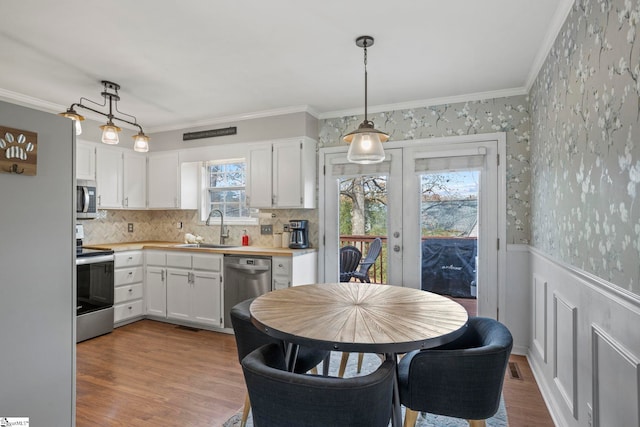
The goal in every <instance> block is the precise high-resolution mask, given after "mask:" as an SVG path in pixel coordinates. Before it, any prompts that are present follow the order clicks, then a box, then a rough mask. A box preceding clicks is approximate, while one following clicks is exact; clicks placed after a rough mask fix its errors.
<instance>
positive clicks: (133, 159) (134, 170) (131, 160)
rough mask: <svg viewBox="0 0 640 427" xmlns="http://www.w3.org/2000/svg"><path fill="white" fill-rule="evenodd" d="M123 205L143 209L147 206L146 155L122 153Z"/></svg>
mask: <svg viewBox="0 0 640 427" xmlns="http://www.w3.org/2000/svg"><path fill="white" fill-rule="evenodd" d="M123 169H124V173H123V176H124V179H123V183H124V203H123V205H124V207H125V208H130V209H143V208H145V207H146V206H147V156H146V154H138V153H136V152H125V153H124V166H123Z"/></svg>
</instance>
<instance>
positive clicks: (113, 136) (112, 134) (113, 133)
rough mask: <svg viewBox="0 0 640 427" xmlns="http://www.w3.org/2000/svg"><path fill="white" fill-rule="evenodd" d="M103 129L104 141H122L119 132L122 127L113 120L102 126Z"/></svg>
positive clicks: (111, 142) (107, 142) (113, 142)
mask: <svg viewBox="0 0 640 427" xmlns="http://www.w3.org/2000/svg"><path fill="white" fill-rule="evenodd" d="M100 129H102V142H103V143H105V144H110V145H113V144H117V143H118V142H120V138H118V132H120V131H121V130H122V129H120V128H119V127H118V126H115V125H114V124H113V123H112V122H111V121H109V122H108V123H107V124H106V125H102V126H100Z"/></svg>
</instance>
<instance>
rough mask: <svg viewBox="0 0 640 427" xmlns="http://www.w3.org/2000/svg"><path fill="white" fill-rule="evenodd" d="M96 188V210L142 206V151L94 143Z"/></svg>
mask: <svg viewBox="0 0 640 427" xmlns="http://www.w3.org/2000/svg"><path fill="white" fill-rule="evenodd" d="M96 187H97V188H96V191H97V193H98V208H100V209H123V208H124V209H127V208H128V209H144V208H146V205H147V156H146V154H140V153H136V152H135V151H131V150H126V149H122V148H117V147H108V146H103V145H98V147H97V149H96Z"/></svg>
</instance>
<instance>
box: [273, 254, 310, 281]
mask: <svg viewBox="0 0 640 427" xmlns="http://www.w3.org/2000/svg"><path fill="white" fill-rule="evenodd" d="M271 269H272V273H271V278H272V279H271V280H272V282H273V283H272V289H273V290H274V291H275V290H276V289H283V288H288V287H290V286H299V285H308V284H311V283H316V282H317V281H318V276H317V275H316V272H317V270H318V254H317V253H316V252H308V253H306V254H302V255H295V256H290V257H286V256H274V257H272V258H271Z"/></svg>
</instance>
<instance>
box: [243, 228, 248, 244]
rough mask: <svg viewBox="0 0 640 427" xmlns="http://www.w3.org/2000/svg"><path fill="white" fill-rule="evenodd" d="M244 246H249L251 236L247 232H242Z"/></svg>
mask: <svg viewBox="0 0 640 427" xmlns="http://www.w3.org/2000/svg"><path fill="white" fill-rule="evenodd" d="M242 246H249V236H248V235H247V230H242Z"/></svg>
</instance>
